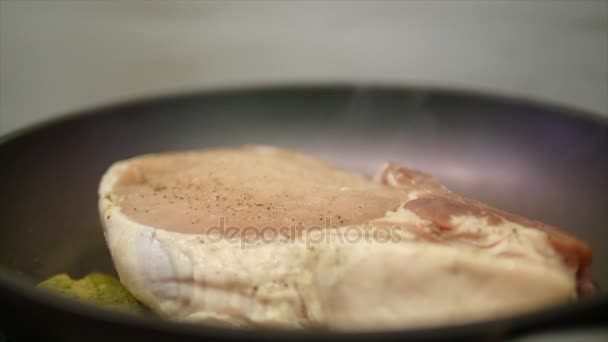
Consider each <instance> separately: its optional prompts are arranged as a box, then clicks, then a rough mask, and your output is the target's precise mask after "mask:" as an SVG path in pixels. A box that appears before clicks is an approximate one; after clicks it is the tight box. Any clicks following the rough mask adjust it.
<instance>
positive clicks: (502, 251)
mask: <svg viewBox="0 0 608 342" xmlns="http://www.w3.org/2000/svg"><path fill="white" fill-rule="evenodd" d="M99 196H100V197H99V198H100V200H99V210H100V214H101V218H102V222H103V226H104V234H105V237H106V241H107V244H108V247H109V250H110V252H111V255H112V259H113V261H114V264H115V267H116V270H117V272H118V274H119V276H120V279H121V281H122V282H123V283H124V285H125V286H126V287H127V288H128V289H129V290H130V291H131V292H132V293H133V295H134V296H135V297H136V298H138V299H139V300H140V301H141V302H142V303H144V304H145V305H147V306H148V307H149V308H151V309H152V310H153V311H155V312H157V313H158V314H160V315H162V316H164V317H167V318H169V319H173V320H179V321H188V322H198V323H205V324H221V325H229V326H238V327H251V326H263V327H282V328H325V329H332V330H348V331H352V330H359V331H360V330H380V329H399V328H412V327H423V326H435V325H449V324H461V323H467V322H472V321H479V320H483V319H490V318H497V317H503V316H507V315H513V314H517V313H521V312H525V311H528V310H536V309H540V308H543V307H546V306H550V305H555V304H557V303H562V302H567V301H572V300H575V299H576V298H577V296H578V294H577V284H580V283H581V281H578V279H582V275H584V274H585V269H586V268H587V267H588V265H589V263H590V262H591V251H590V249H589V247H588V246H587V245H586V244H584V243H583V242H581V241H579V240H577V239H575V238H574V237H572V236H570V235H568V234H565V233H563V232H561V231H559V230H557V229H556V228H553V227H549V226H547V225H544V224H542V223H540V222H537V221H533V220H529V219H526V218H522V217H519V216H517V215H513V214H510V213H507V212H504V211H500V210H498V209H494V208H491V207H489V206H487V205H485V204H483V203H480V202H477V201H474V200H470V199H466V198H463V197H462V196H459V195H457V194H454V193H452V192H450V191H449V190H447V189H446V188H445V187H443V186H442V185H441V184H440V183H439V182H438V181H437V180H435V179H434V178H433V177H431V176H428V175H426V174H424V173H420V172H417V171H413V170H410V169H408V168H406V167H404V166H402V165H398V164H394V163H389V164H387V165H385V166H384V167H383V168H382V169H381V170H380V172H379V173H378V175H377V177H376V179H375V180H373V181H372V180H369V179H367V178H365V177H363V176H361V175H357V174H354V173H350V172H347V171H344V170H340V169H337V168H335V167H333V166H331V165H329V164H327V163H325V162H323V161H321V160H318V159H315V158H313V157H310V156H307V155H304V154H301V153H298V152H295V151H291V150H286V149H279V148H274V147H264V146H247V147H243V148H234V149H211V150H200V151H190V152H181V153H165V154H151V155H144V156H139V157H135V158H132V159H128V160H125V161H120V162H117V163H116V164H114V165H112V166H111V167H110V169H109V170H108V171H107V172H106V173H105V175H104V176H103V178H102V181H101V184H100V187H99ZM577 277H578V278H577Z"/></svg>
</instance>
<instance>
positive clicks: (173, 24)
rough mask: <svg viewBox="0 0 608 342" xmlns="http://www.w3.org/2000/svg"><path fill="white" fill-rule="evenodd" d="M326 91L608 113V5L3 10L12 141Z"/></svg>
mask: <svg viewBox="0 0 608 342" xmlns="http://www.w3.org/2000/svg"><path fill="white" fill-rule="evenodd" d="M315 80H321V81H353V82H358V83H364V82H374V81H375V82H389V83H407V84H416V83H421V84H425V85H441V86H454V87H463V88H472V89H481V90H485V91H491V92H500V93H507V94H511V95H519V96H525V97H530V98H534V99H539V100H544V101H550V102H556V103H560V104H567V105H571V106H574V107H578V108H582V109H587V110H591V111H595V112H600V113H604V114H608V1H605V0H597V1H576V0H566V1H550V0H549V1H489V0H488V1H486V0H481V1H457V0H456V1H391V2H379V1H375V2H364V1H356V2H348V1H325V2H321V1H308V2H303V1H302V2H296V1H267V2H266V1H243V2H237V1H86V2H85V1H58V0H48V1H18V0H0V134H1V133H5V132H7V131H11V130H13V129H16V128H19V127H22V126H24V125H27V124H30V123H32V122H36V121H39V120H41V119H44V118H48V117H51V116H54V115H59V114H62V113H65V112H69V111H74V110H78V109H83V108H87V107H91V106H95V105H99V104H105V103H109V102H114V101H119V100H124V99H128V98H132V97H142V96H150V95H154V94H164V93H176V92H180V91H184V90H193V89H203V88H209V87H214V86H222V87H226V86H237V85H238V86H240V85H252V84H260V83H264V84H266V83H274V82H294V81H315Z"/></svg>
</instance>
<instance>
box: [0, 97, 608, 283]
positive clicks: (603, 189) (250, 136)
mask: <svg viewBox="0 0 608 342" xmlns="http://www.w3.org/2000/svg"><path fill="white" fill-rule="evenodd" d="M574 114H576V113H574ZM241 144H269V145H279V146H285V147H291V148H295V149H299V150H302V151H305V152H308V153H311V154H314V155H317V156H319V157H321V158H324V159H327V160H329V161H331V162H333V163H334V164H336V165H339V166H342V167H345V168H347V169H351V170H357V171H360V172H363V173H366V174H370V173H372V172H373V170H375V169H376V168H377V167H378V166H379V165H380V164H382V163H383V162H384V161H387V160H395V161H399V162H403V163H405V164H407V165H409V166H411V167H413V168H417V169H420V170H424V171H426V172H429V173H431V174H433V175H435V176H436V177H438V178H439V179H440V180H441V181H442V182H443V183H444V184H446V185H447V186H448V187H449V188H451V189H452V190H454V191H457V192H460V193H462V194H465V195H467V196H470V197H473V198H476V199H479V200H482V201H486V202H488V203H490V204H492V205H494V206H496V207H499V208H503V209H506V210H509V211H512V212H515V213H519V214H521V215H525V216H528V217H531V218H535V219H538V220H541V221H544V222H546V223H550V224H554V225H557V226H559V227H561V228H563V229H564V230H566V231H569V232H572V233H573V234H575V235H576V236H578V237H580V238H581V239H583V240H586V241H588V242H589V243H590V244H591V245H592V247H593V248H594V251H595V255H594V265H593V267H592V269H591V272H592V274H593V275H594V276H595V279H596V280H597V281H598V282H599V283H600V285H601V284H608V278H607V277H608V273H606V272H601V270H606V269H607V268H608V249H606V248H603V247H605V246H606V243H607V241H608V230H606V229H604V225H605V222H608V210H606V208H608V205H607V204H608V203H607V202H608V177H607V175H608V153H607V151H608V125H606V123H605V122H601V121H600V120H598V119H592V118H589V117H587V116H584V115H573V113H571V112H569V111H566V110H563V109H560V108H553V107H547V106H541V105H535V104H531V103H522V102H518V101H514V100H511V99H505V98H498V97H491V96H480V95H474V94H466V93H459V92H452V91H442V90H424V89H403V88H381V87H380V88H375V87H368V88H365V87H358V88H353V87H292V88H265V89H251V90H239V91H223V92H215V93H204V94H192V95H184V96H177V97H168V98H162V99H155V100H150V101H141V102H133V103H128V104H122V105H117V106H112V107H107V108H104V109H99V110H94V111H92V112H89V113H87V115H79V116H71V117H69V118H66V119H63V120H59V121H56V122H52V123H49V124H45V125H42V126H39V127H38V128H36V129H32V130H29V131H28V132H26V133H23V134H17V135H14V136H13V137H12V138H7V139H5V140H4V141H3V142H2V143H1V144H0V165H2V167H0V179H1V180H2V184H3V185H2V196H0V217H2V223H1V225H0V226H1V229H0V267H3V268H7V269H10V270H13V271H16V272H17V273H19V274H21V275H23V276H25V277H26V278H28V279H31V280H32V281H39V280H41V279H43V278H45V277H48V276H50V275H52V274H55V273H58V272H69V273H71V274H72V275H74V276H80V275H83V274H85V273H89V272H92V271H102V272H109V273H113V272H114V270H113V267H112V264H111V260H110V257H109V254H108V251H107V249H106V246H105V242H104V240H103V235H102V232H101V228H100V224H99V219H98V214H97V192H96V191H97V185H98V182H99V180H100V176H101V175H102V174H103V172H104V171H105V170H106V168H107V167H108V166H109V165H110V164H111V163H112V162H114V161H116V160H120V159H124V158H127V157H130V156H134V155H137V154H141V153H150V152H160V151H169V150H184V149H193V148H202V147H213V146H236V145H241Z"/></svg>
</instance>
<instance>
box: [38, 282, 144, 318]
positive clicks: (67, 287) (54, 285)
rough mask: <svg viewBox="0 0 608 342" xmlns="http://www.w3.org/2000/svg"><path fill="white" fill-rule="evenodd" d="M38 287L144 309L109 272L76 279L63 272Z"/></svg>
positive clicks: (110, 305)
mask: <svg viewBox="0 0 608 342" xmlns="http://www.w3.org/2000/svg"><path fill="white" fill-rule="evenodd" d="M38 287H39V288H43V289H48V290H51V291H55V292H58V293H61V294H63V295H65V296H68V297H70V298H73V299H77V300H82V301H87V302H90V303H92V304H97V305H101V306H104V307H108V308H112V309H119V310H123V311H129V312H142V311H143V307H142V306H141V304H139V302H137V300H136V299H135V297H133V295H131V293H129V291H127V289H126V288H125V287H124V286H123V285H122V284H121V283H120V281H119V280H118V279H116V278H115V277H113V276H111V275H108V274H103V273H90V274H88V275H87V276H85V277H84V278H82V279H77V280H74V279H72V278H70V276H69V275H67V274H65V273H61V274H57V275H55V276H53V277H51V278H49V279H47V280H45V281H43V282H41V283H40V284H38Z"/></svg>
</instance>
